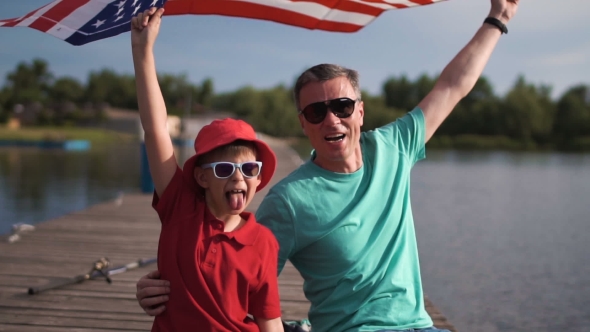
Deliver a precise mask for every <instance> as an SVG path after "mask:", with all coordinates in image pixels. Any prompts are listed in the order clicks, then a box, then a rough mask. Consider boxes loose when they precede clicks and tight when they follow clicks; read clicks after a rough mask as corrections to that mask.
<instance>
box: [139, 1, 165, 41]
mask: <svg viewBox="0 0 590 332" xmlns="http://www.w3.org/2000/svg"><path fill="white" fill-rule="evenodd" d="M162 14H164V8H156V7H152V8H150V9H146V10H145V11H143V12H142V13H139V14H137V16H135V17H133V18H132V19H131V46H132V47H133V48H143V49H145V48H148V49H150V48H152V47H153V46H154V43H155V42H156V37H158V32H159V31H160V22H162Z"/></svg>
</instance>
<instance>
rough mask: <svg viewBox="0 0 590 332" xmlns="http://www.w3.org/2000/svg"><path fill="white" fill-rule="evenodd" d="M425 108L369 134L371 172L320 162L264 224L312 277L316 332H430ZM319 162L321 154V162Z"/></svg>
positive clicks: (282, 190)
mask: <svg viewBox="0 0 590 332" xmlns="http://www.w3.org/2000/svg"><path fill="white" fill-rule="evenodd" d="M424 137H425V125H424V115H423V113H422V110H421V109H419V108H416V109H414V110H412V111H411V112H409V113H408V114H406V115H404V116H403V117H402V118H400V119H398V120H396V121H395V122H393V123H390V124H388V125H386V126H383V127H381V128H378V129H376V130H373V131H369V132H364V133H362V135H361V139H360V142H361V148H362V152H363V166H362V167H361V168H360V169H359V170H358V171H356V172H354V173H351V174H343V173H335V172H331V171H327V170H325V169H323V168H320V167H319V166H317V165H316V164H314V163H313V162H312V161H311V160H310V161H307V162H306V163H304V164H303V165H302V166H301V167H299V168H298V169H297V170H295V171H294V172H293V173H291V174H290V175H288V176H287V177H286V178H284V179H283V180H281V181H280V182H279V183H278V184H276V185H275V186H274V187H273V188H272V189H271V190H270V191H269V193H268V195H267V196H266V197H265V198H264V200H263V201H262V203H261V205H260V206H259V208H258V210H257V213H256V219H257V221H258V222H259V223H261V224H263V225H265V226H267V227H268V228H270V229H271V230H272V231H273V233H274V234H275V236H276V238H277V240H278V242H279V244H280V251H279V273H280V271H281V270H282V268H283V266H284V265H285V261H286V260H287V259H288V260H290V261H291V262H292V263H293V265H294V266H295V268H297V270H298V271H299V272H300V273H301V275H302V277H303V278H304V285H303V290H304V293H305V296H306V297H307V299H308V300H309V301H310V302H311V308H310V311H309V320H310V322H311V325H312V329H313V331H314V332H323V331H326V332H339V331H374V330H380V329H407V328H425V327H430V326H432V320H431V318H430V316H429V315H428V313H427V312H426V310H425V308H424V298H423V292H422V283H421V278H420V265H419V260H418V249H417V244H416V236H415V232H414V223H413V217H412V210H411V206H410V170H411V168H412V166H413V165H414V164H415V163H416V162H417V161H418V160H420V159H422V158H424V157H425V147H424V144H425V142H424ZM312 159H313V155H312Z"/></svg>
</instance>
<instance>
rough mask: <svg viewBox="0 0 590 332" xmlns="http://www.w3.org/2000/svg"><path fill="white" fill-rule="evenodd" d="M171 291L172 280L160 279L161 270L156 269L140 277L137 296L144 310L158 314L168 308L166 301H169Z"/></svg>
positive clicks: (154, 314)
mask: <svg viewBox="0 0 590 332" xmlns="http://www.w3.org/2000/svg"><path fill="white" fill-rule="evenodd" d="M169 293H170V282H168V281H167V280H160V272H159V271H157V270H156V271H152V272H150V273H148V274H146V275H145V276H143V277H141V279H139V281H138V282H137V293H135V297H136V298H137V302H139V305H140V306H141V308H142V309H143V311H145V312H146V313H147V314H148V315H150V316H157V315H159V314H161V313H163V312H164V310H166V306H165V305H164V303H166V302H167V301H168V295H167V294H169Z"/></svg>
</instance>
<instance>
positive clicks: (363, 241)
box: [137, 0, 518, 332]
mask: <svg viewBox="0 0 590 332" xmlns="http://www.w3.org/2000/svg"><path fill="white" fill-rule="evenodd" d="M517 7H518V0H491V11H490V15H489V16H488V18H486V20H485V21H484V24H483V25H482V26H481V27H480V28H479V30H478V31H477V33H476V34H475V36H474V37H473V39H472V40H471V41H470V42H469V43H468V44H467V45H466V46H465V47H464V48H463V49H462V50H461V51H460V52H459V54H458V55H457V56H456V57H455V58H454V59H453V60H452V61H451V62H450V63H449V64H448V65H447V67H446V68H445V69H444V70H443V72H442V73H441V75H440V78H439V79H438V81H437V82H436V84H435V86H434V88H433V90H432V91H431V92H430V93H429V94H428V95H427V96H426V97H425V98H424V100H422V101H421V102H420V103H419V104H418V105H417V107H416V108H415V109H414V110H412V111H411V112H409V113H408V114H406V115H405V116H404V117H402V118H400V119H398V120H396V121H395V122H393V123H390V124H388V125H386V126H383V127H381V128H378V129H376V130H374V131H370V132H365V133H361V126H362V124H363V116H364V112H365V110H364V107H363V102H362V101H361V94H360V88H359V83H358V75H357V73H356V72H355V71H352V70H349V69H346V68H342V67H339V66H335V65H318V66H315V67H312V68H310V69H308V70H307V71H306V72H304V73H303V74H302V75H301V76H300V77H299V79H298V81H297V83H296V85H295V100H296V104H297V109H298V111H299V120H300V123H301V127H302V129H303V131H304V133H305V135H306V136H307V137H308V138H309V140H310V142H311V145H312V146H313V148H314V152H313V154H312V157H311V159H310V160H309V161H308V162H306V163H305V164H304V165H302V166H301V167H300V168H298V169H297V170H295V171H294V172H293V173H291V174H290V175H288V176H287V177H286V178H285V179H283V180H282V181H280V182H279V183H278V184H277V185H275V186H274V187H273V188H272V189H271V190H270V192H269V194H268V195H267V196H266V197H265V199H264V201H263V202H262V203H261V205H260V207H259V208H258V210H257V213H256V218H257V220H258V221H259V222H260V223H262V224H264V225H265V226H267V227H269V228H270V229H271V230H272V231H273V233H274V234H275V236H276V237H277V240H278V241H279V244H280V253H279V272H280V270H281V269H282V268H283V266H284V263H285V261H286V260H287V259H289V260H290V261H291V262H292V263H293V265H294V266H295V268H297V270H298V271H299V272H300V273H301V275H302V276H303V278H304V280H305V284H304V293H305V295H306V297H307V298H308V299H309V300H310V301H311V308H310V312H309V319H310V321H311V325H312V329H313V331H329V332H332V331H359V330H360V331H399V330H407V329H428V330H429V331H436V329H435V328H434V327H433V326H432V325H433V323H432V320H431V318H430V317H429V316H428V314H427V312H426V311H425V308H424V303H423V292H422V284H421V278H420V269H419V261H418V252H417V245H416V237H415V233H414V225H413V218H412V211H411V205H410V170H411V168H412V167H413V165H414V164H415V163H416V162H417V161H419V160H421V159H423V158H424V157H425V155H424V146H425V143H426V142H427V141H428V140H429V139H430V138H431V137H432V135H433V134H434V132H435V131H436V130H437V128H438V127H439V126H440V125H441V124H442V122H443V121H444V120H445V119H446V118H447V116H448V115H449V114H450V112H451V111H452V110H453V108H454V107H455V106H456V105H457V103H458V102H459V101H460V100H461V99H462V98H463V97H465V96H466V95H467V94H468V93H469V91H471V89H472V88H473V86H474V85H475V83H476V81H477V79H478V78H479V77H480V75H481V73H482V71H483V69H484V67H485V65H486V63H487V62H488V60H489V58H490V56H491V54H492V52H493V50H494V48H495V46H496V44H497V42H498V40H499V39H500V36H501V35H502V33H503V32H506V31H507V30H506V26H505V24H507V23H508V22H509V21H510V19H511V18H512V17H513V16H514V14H515V13H516V10H517ZM157 277H158V275H157V271H155V272H152V273H150V274H148V275H147V276H146V277H144V278H142V279H141V280H140V281H139V282H138V284H137V288H138V291H137V298H138V300H139V302H140V305H141V306H142V308H144V310H145V311H146V312H147V313H148V314H150V315H157V314H159V313H160V312H162V311H163V310H165V307H164V304H163V303H164V302H165V298H166V297H165V295H163V294H165V293H167V291H169V288H168V287H167V286H164V285H165V281H163V280H154V278H157ZM172 287H174V285H172Z"/></svg>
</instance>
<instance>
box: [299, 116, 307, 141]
mask: <svg viewBox="0 0 590 332" xmlns="http://www.w3.org/2000/svg"><path fill="white" fill-rule="evenodd" d="M304 121H305V120H304V119H303V115H301V114H299V124H300V125H301V130H302V131H303V135H305V136H307V132H305V122H304Z"/></svg>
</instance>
